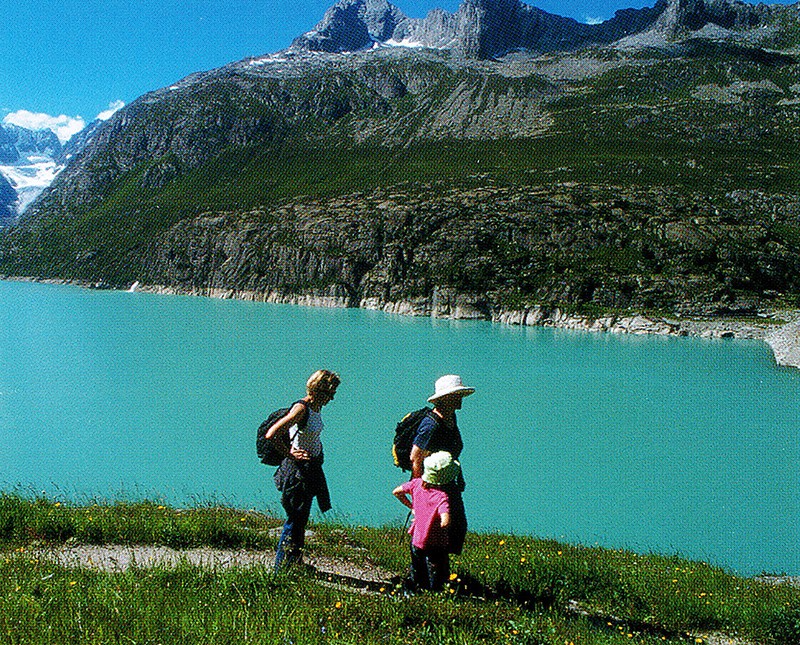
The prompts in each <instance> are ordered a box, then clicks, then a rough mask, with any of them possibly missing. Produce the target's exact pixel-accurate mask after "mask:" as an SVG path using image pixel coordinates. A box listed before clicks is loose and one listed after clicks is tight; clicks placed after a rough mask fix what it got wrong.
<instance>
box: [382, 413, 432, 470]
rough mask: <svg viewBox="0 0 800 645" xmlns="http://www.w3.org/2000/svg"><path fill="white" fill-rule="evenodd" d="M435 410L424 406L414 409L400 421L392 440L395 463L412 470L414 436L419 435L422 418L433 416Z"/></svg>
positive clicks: (404, 468)
mask: <svg viewBox="0 0 800 645" xmlns="http://www.w3.org/2000/svg"><path fill="white" fill-rule="evenodd" d="M432 412H433V410H431V409H430V408H422V409H420V410H414V411H413V412H409V413H408V414H407V415H406V416H404V417H403V418H402V419H401V420H400V423H398V424H397V427H396V428H395V430H394V441H393V442H392V457H393V458H394V465H395V466H397V467H398V468H402V469H403V470H411V448H412V446H413V445H414V438H415V437H416V436H417V430H418V429H419V424H420V423H422V420H423V419H424V418H425V417H427V416H430V417H431V418H432V419H434V420H435V417H433V416H432V414H431V413H432Z"/></svg>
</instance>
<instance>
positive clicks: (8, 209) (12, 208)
mask: <svg viewBox="0 0 800 645" xmlns="http://www.w3.org/2000/svg"><path fill="white" fill-rule="evenodd" d="M16 201H17V191H15V190H14V187H13V186H12V185H11V184H10V183H8V180H7V179H6V178H5V177H3V175H0V228H2V227H3V226H7V225H8V224H10V223H12V222H13V221H14V220H15V219H16V217H17V209H16Z"/></svg>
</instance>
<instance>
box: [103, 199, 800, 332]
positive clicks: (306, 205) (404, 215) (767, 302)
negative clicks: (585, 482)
mask: <svg viewBox="0 0 800 645" xmlns="http://www.w3.org/2000/svg"><path fill="white" fill-rule="evenodd" d="M656 193H659V194H658V195H657V194H656ZM621 194H624V199H621ZM762 197H763V196H762ZM656 200H658V201H659V203H660V204H661V213H660V214H659V217H657V218H655V217H653V216H652V215H651V213H650V206H649V205H650V204H652V203H653V202H654V201H656ZM731 200H732V201H725V202H723V201H720V202H716V203H714V202H708V201H705V200H704V199H702V198H700V197H699V196H698V197H697V198H696V200H695V201H692V200H689V201H687V200H686V198H684V197H682V196H680V195H677V194H665V193H660V192H659V191H656V190H651V191H649V192H648V191H641V192H635V191H625V192H624V193H621V191H620V189H615V188H609V189H600V188H593V189H588V188H583V187H577V186H559V187H554V188H553V189H551V190H550V191H541V190H535V191H532V190H526V189H524V188H514V187H483V188H481V189H479V190H463V189H461V190H457V189H453V190H450V191H448V192H446V193H439V192H437V191H431V192H428V191H425V190H424V189H423V190H418V191H413V192H412V191H410V190H408V188H405V189H404V190H400V189H399V188H398V189H395V190H380V191H376V192H375V193H372V194H357V195H351V196H344V197H341V198H337V199H331V200H296V201H292V202H289V203H286V204H284V205H283V206H281V207H279V208H277V209H275V210H271V211H256V212H250V213H228V214H220V215H207V216H202V217H198V218H194V219H191V220H184V221H181V222H180V223H178V224H176V225H174V226H173V227H171V228H170V229H169V230H168V231H166V232H165V233H164V234H162V235H160V236H158V237H157V238H156V239H155V240H154V241H153V243H152V244H151V246H150V248H148V249H147V250H146V251H145V252H144V253H143V258H142V259H141V260H140V261H142V262H143V264H142V269H141V272H140V274H139V275H137V276H136V279H141V280H142V281H143V282H144V283H146V284H163V285H169V286H174V287H175V288H177V289H179V290H180V291H182V292H188V293H203V294H209V293H212V292H213V293H224V292H227V291H231V292H237V293H253V294H260V295H258V296H257V297H258V298H259V299H267V300H270V301H293V302H299V301H300V300H299V299H305V300H315V301H320V302H327V303H334V304H336V305H337V306H351V307H356V306H361V307H365V308H370V309H380V310H382V311H387V312H391V313H406V314H413V315H432V316H439V317H452V318H461V319H469V318H480V319H494V320H501V321H503V322H514V321H516V322H517V323H518V324H543V321H550V322H552V324H554V325H557V326H561V327H564V326H574V327H576V328H592V329H605V330H612V331H613V330H618V331H626V332H631V333H680V329H682V326H681V325H680V324H679V323H678V322H667V321H665V320H660V321H654V320H653V319H646V318H639V317H637V316H635V315H631V316H627V317H626V316H621V317H620V316H616V317H613V318H609V316H607V315H601V314H596V313H595V314H592V315H587V314H581V313H580V310H581V309H582V308H583V309H586V308H587V307H589V308H593V309H595V310H598V309H599V310H614V311H620V310H631V309H633V310H637V309H638V310H653V309H657V310H662V311H674V312H680V313H682V314H684V315H685V316H687V317H697V316H728V317H730V316H736V315H739V316H743V315H744V316H751V317H754V316H756V315H757V314H758V313H759V312H761V311H763V310H768V309H770V308H772V307H773V305H774V303H775V302H776V301H778V300H779V299H780V297H781V296H780V294H781V293H793V292H795V291H797V290H798V288H799V287H800V283H798V280H800V258H798V257H797V256H796V255H794V254H793V253H792V252H791V244H792V243H793V242H792V238H790V239H788V240H783V241H782V240H781V239H780V238H779V237H777V236H776V235H775V233H774V232H773V233H770V232H769V231H768V229H767V228H764V223H762V222H759V221H753V220H752V217H753V215H752V212H751V210H750V206H751V205H752V204H751V203H750V202H749V201H748V200H745V199H744V198H743V196H742V195H740V194H737V195H736V196H735V199H733V198H731ZM784 207H785V206H784ZM734 209H738V211H737V210H734ZM719 211H724V213H725V215H724V217H725V224H724V226H723V225H722V223H721V220H720V218H721V217H723V216H722V215H721V214H718V213H719ZM788 211H789V212H791V209H788ZM686 212H690V213H693V216H692V217H691V218H689V219H687V218H686V217H685V216H684V215H683V214H684V213H686ZM736 212H738V215H736V214H735V213H736ZM786 217H787V218H788V219H791V218H792V216H791V215H788V214H787V216H786ZM770 226H774V230H775V231H778V230H783V229H781V226H782V224H781V223H780V221H778V222H770ZM785 230H787V231H789V232H791V231H792V230H793V229H788V228H787V229H785ZM87 261H88V260H87ZM745 287H746V288H745ZM236 297H241V296H236ZM519 300H523V301H526V302H525V303H524V306H522V307H514V306H511V305H510V303H512V302H514V301H519ZM566 311H572V312H575V311H577V312H579V313H577V314H576V313H565V312H566ZM725 331H726V330H720V331H719V332H714V333H713V335H724V332H725ZM698 333H699V332H698ZM709 333H712V332H709ZM733 335H738V334H736V333H734V334H733Z"/></svg>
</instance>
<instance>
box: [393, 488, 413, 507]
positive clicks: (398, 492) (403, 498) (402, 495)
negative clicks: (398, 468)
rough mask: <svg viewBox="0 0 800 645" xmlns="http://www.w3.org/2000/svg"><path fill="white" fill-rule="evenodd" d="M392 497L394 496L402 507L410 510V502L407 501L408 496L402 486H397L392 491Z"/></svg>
mask: <svg viewBox="0 0 800 645" xmlns="http://www.w3.org/2000/svg"><path fill="white" fill-rule="evenodd" d="M392 495H394V496H395V497H396V498H397V499H398V500H399V502H400V503H401V504H402V505H403V506H405V507H406V508H411V500H410V499H408V495H407V494H406V492H405V491H404V490H403V487H402V486H398V487H397V488H395V489H394V490H393V491H392Z"/></svg>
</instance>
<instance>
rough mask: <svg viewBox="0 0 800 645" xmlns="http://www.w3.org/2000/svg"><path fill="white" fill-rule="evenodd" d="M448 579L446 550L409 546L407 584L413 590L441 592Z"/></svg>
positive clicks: (448, 561)
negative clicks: (409, 563) (409, 565)
mask: <svg viewBox="0 0 800 645" xmlns="http://www.w3.org/2000/svg"><path fill="white" fill-rule="evenodd" d="M449 578H450V556H449V555H448V553H447V548H446V547H445V548H439V549H419V548H417V547H415V546H414V545H413V544H412V545H411V571H410V572H409V582H410V583H411V586H412V588H413V589H415V590H420V591H423V590H427V591H441V590H442V589H444V585H445V583H446V582H447V581H448V579H449Z"/></svg>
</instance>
